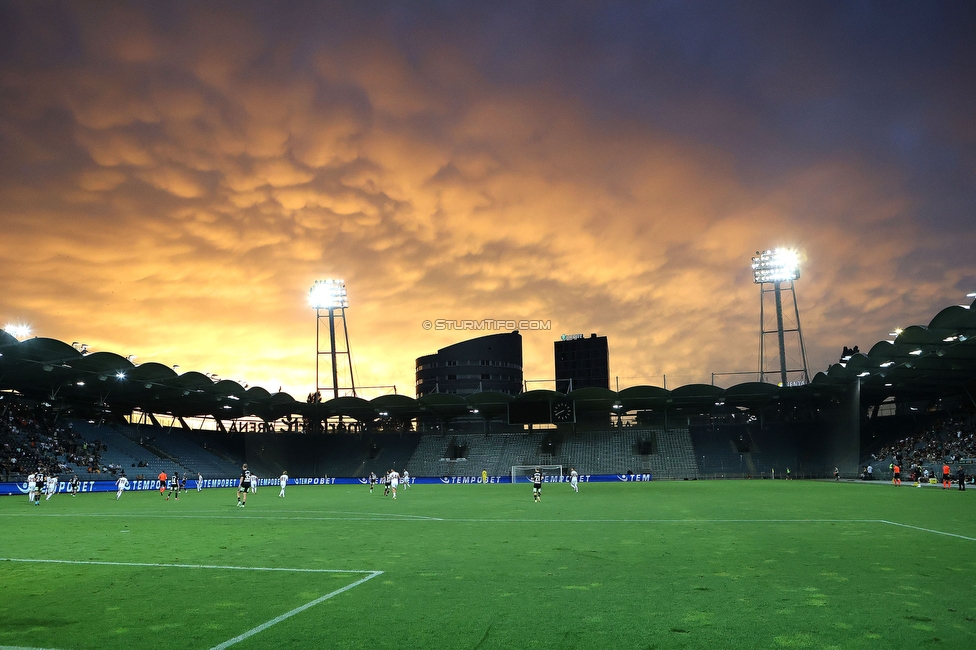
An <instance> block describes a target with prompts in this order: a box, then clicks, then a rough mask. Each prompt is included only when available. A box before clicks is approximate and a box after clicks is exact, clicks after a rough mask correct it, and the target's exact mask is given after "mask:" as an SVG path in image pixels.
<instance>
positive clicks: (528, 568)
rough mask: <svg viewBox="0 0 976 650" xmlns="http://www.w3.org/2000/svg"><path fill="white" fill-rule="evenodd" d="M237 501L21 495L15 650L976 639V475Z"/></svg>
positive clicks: (11, 639) (1, 638)
mask: <svg viewBox="0 0 976 650" xmlns="http://www.w3.org/2000/svg"><path fill="white" fill-rule="evenodd" d="M235 503H236V501H235V497H234V491H233V490H228V489H214V490H205V491H204V492H202V493H197V492H190V493H188V494H185V495H184V496H182V497H181V498H180V500H179V501H178V502H177V501H172V500H171V501H164V500H163V499H162V498H160V496H159V495H158V493H154V492H128V493H126V494H125V495H123V497H122V499H121V500H119V501H116V500H115V494H114V493H111V494H108V493H102V494H83V495H79V496H77V497H74V498H72V497H70V496H68V495H65V494H59V495H57V496H55V497H54V498H52V499H51V500H50V501H46V502H45V501H42V502H41V505H40V506H36V507H35V506H31V505H29V504H28V502H27V498H26V497H20V496H16V497H0V557H2V558H4V560H2V561H0V648H2V647H30V648H59V649H66V650H83V649H86V648H99V649H103V648H123V649H125V650H140V649H143V648H145V649H150V648H163V647H165V648H179V649H180V650H196V649H198V648H199V649H206V648H226V647H232V648H235V649H240V650H244V649H254V648H299V647H301V648H324V647H330V648H371V649H387V648H389V649H393V648H397V649H401V650H402V648H514V647H518V648H523V649H524V648H559V649H560V650H566V649H571V648H865V649H871V650H877V648H879V647H890V646H896V647H911V648H920V647H954V648H972V647H976V590H974V587H976V497H974V496H973V492H971V491H970V492H966V493H960V492H959V491H957V490H956V489H955V488H953V490H951V491H948V492H947V491H943V490H942V489H941V486H926V487H925V488H922V489H916V488H914V487H912V486H911V485H910V484H906V485H904V486H902V487H899V488H896V487H894V486H891V485H888V484H884V485H864V484H853V483H839V484H836V483H832V482H813V481H790V482H787V481H697V482H650V483H604V484H582V485H581V487H580V492H579V494H575V493H573V491H572V489H571V488H570V487H569V485H565V484H547V485H546V486H545V488H544V490H543V500H542V502H541V503H534V502H533V501H532V498H531V486H529V485H525V484H519V485H514V486H513V485H415V486H412V487H411V488H410V489H407V490H404V489H403V488H401V490H400V493H399V498H398V499H397V500H396V501H393V500H392V499H390V498H384V497H383V496H382V489H378V490H375V491H374V492H373V494H370V493H369V491H368V489H367V488H366V487H364V486H341V485H330V486H307V487H306V486H301V487H298V486H292V487H289V488H288V493H287V497H286V498H283V499H280V498H278V489H277V488H276V487H263V488H261V489H260V491H259V492H258V493H257V494H252V495H250V497H249V500H248V505H247V507H246V508H245V509H240V508H236V507H235ZM42 560H43V561H42ZM51 560H56V561H57V562H51ZM281 569H284V570H281Z"/></svg>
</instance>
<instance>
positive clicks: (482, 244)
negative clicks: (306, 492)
mask: <svg viewBox="0 0 976 650" xmlns="http://www.w3.org/2000/svg"><path fill="white" fill-rule="evenodd" d="M974 13H976V12H974V10H973V5H972V4H970V3H965V2H955V3H953V2H946V3H908V2H906V3H894V4H887V3H886V4H885V5H884V6H882V5H881V4H872V3H858V4H857V5H856V6H854V3H840V2H837V3H828V2H798V3H780V2H744V3H712V2H707V3H706V2H687V3H672V2H641V3H636V2H607V3H579V2H553V3H549V2H538V3H533V2H499V3H446V2H444V3H423V2H346V3H341V2H335V3H330V2H289V3H269V2H106V3H88V2H78V3H74V2H27V1H20V2H4V3H3V4H2V5H0V43H2V44H0V321H3V322H0V326H2V325H3V324H4V323H19V324H27V325H30V326H31V327H32V329H33V332H34V334H36V335H38V336H45V337H52V338H57V339H61V340H63V341H66V342H69V343H70V342H72V341H79V342H84V343H87V344H88V345H89V346H90V349H92V350H108V351H113V352H117V353H119V354H122V355H129V354H134V355H137V359H136V361H137V362H145V361H159V362H162V363H165V364H168V365H174V364H179V366H180V372H185V371H188V370H198V371H201V372H213V373H217V374H218V375H220V376H221V377H222V378H227V379H238V380H243V381H246V382H248V383H249V384H250V385H260V386H264V387H265V388H267V389H269V390H271V391H272V392H274V391H275V390H277V389H278V387H279V386H280V387H282V389H283V390H285V391H286V392H290V393H291V394H292V395H293V396H295V397H296V398H298V399H303V398H304V396H305V395H306V394H307V393H308V392H309V391H311V390H312V389H313V387H314V369H315V319H314V311H313V310H311V309H310V308H309V306H308V304H307V301H306V299H307V294H308V290H309V287H310V286H311V284H312V282H313V281H315V280H316V279H320V278H332V277H338V278H343V279H344V280H345V282H346V285H347V289H348V294H349V301H350V303H351V307H350V309H349V310H348V312H347V316H348V324H349V328H350V331H349V335H350V339H351V347H352V356H353V360H354V362H355V365H356V371H357V375H358V383H359V384H361V385H394V384H395V385H396V387H397V391H398V392H400V393H403V394H407V395H410V396H413V395H414V374H413V373H414V360H415V359H416V357H418V356H421V355H423V354H428V353H431V352H434V351H436V350H437V349H438V348H440V347H443V346H445V345H448V344H451V343H454V342H456V341H458V340H462V339H463V338H467V337H468V336H471V335H474V334H476V333H472V332H451V331H428V330H425V329H424V328H423V327H422V323H423V321H424V320H436V319H450V320H454V319H457V320H461V319H472V320H478V319H485V318H493V319H540V320H546V321H550V322H551V327H552V329H551V330H550V331H523V332H522V334H523V337H524V346H525V348H524V367H525V376H526V378H527V379H546V378H551V377H552V375H553V361H552V344H553V341H554V340H556V339H558V338H559V335H560V334H563V333H567V334H571V333H587V334H589V333H590V332H598V333H599V334H601V335H606V336H608V337H609V342H610V348H611V375H612V378H611V383H612V384H613V383H614V379H613V377H619V378H620V386H621V387H624V386H629V385H634V384H641V383H648V384H656V385H660V384H661V383H662V377H663V376H664V375H667V377H668V386H669V387H673V386H676V385H680V384H686V383H693V382H705V383H708V382H709V381H710V380H711V373H712V372H731V371H750V370H755V369H756V367H757V364H758V348H759V289H758V287H757V286H756V285H755V284H753V282H752V275H751V269H750V258H751V256H752V255H753V254H754V253H755V251H756V250H758V249H760V248H762V249H765V248H775V247H778V246H790V247H795V248H796V249H797V250H798V251H799V252H800V254H801V259H802V268H803V271H802V277H801V279H800V280H799V281H798V282H797V284H796V290H797V298H798V300H799V306H800V314H801V319H802V325H803V334H804V339H805V342H806V345H807V353H808V359H809V365H810V369H811V374H812V373H813V372H816V371H820V370H825V369H826V367H827V365H828V364H830V363H834V362H836V361H837V359H838V357H839V355H840V351H841V348H842V347H843V346H844V345H850V346H853V345H859V346H860V348H861V349H862V350H867V349H868V348H869V347H870V346H871V345H872V344H873V343H874V342H876V341H878V340H881V339H884V338H886V337H887V334H888V332H890V331H891V330H892V329H893V328H894V327H897V326H902V327H904V326H906V325H909V324H926V323H928V321H929V319H930V318H931V317H932V316H934V315H935V314H936V313H937V312H938V311H939V310H940V309H941V308H943V307H945V306H948V305H951V304H960V303H965V304H969V303H970V302H972V298H968V299H967V298H966V294H967V293H969V292H972V291H976V254H974V252H973V251H974V250H976V214H974V207H976V83H974V81H973V80H974V79H976V45H974V40H973V38H972V34H973V33H974V29H973V28H974V25H976V20H974ZM530 387H543V386H542V385H537V386H530ZM612 387H613V386H612ZM367 396H370V395H367Z"/></svg>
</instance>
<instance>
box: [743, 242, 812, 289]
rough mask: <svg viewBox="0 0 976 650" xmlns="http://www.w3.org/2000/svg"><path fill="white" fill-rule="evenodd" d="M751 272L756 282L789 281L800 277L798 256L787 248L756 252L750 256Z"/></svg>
mask: <svg viewBox="0 0 976 650" xmlns="http://www.w3.org/2000/svg"><path fill="white" fill-rule="evenodd" d="M752 274H753V280H754V281H755V283H756V284H762V283H764V282H791V281H793V280H796V279H798V278H799V277H800V258H799V255H797V252H796V251H794V250H790V249H788V248H777V249H776V250H771V251H770V250H767V251H762V252H758V251H757V254H756V257H753V258H752Z"/></svg>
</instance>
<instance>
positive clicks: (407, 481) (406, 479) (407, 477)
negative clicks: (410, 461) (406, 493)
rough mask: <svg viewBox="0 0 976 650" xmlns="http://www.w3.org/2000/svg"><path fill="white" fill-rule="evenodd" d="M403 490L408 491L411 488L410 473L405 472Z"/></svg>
mask: <svg viewBox="0 0 976 650" xmlns="http://www.w3.org/2000/svg"><path fill="white" fill-rule="evenodd" d="M402 478H403V489H404V490H406V489H407V488H408V487H410V472H408V471H407V470H403V477H402Z"/></svg>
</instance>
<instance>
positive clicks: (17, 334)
mask: <svg viewBox="0 0 976 650" xmlns="http://www.w3.org/2000/svg"><path fill="white" fill-rule="evenodd" d="M3 329H4V331H6V332H7V334H9V335H10V336H12V337H14V338H15V339H17V340H19V341H23V340H24V339H26V338H28V337H29V336H30V334H31V328H30V326H29V325H18V324H16V323H8V324H7V326H6V327H4V328H3Z"/></svg>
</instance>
